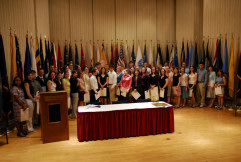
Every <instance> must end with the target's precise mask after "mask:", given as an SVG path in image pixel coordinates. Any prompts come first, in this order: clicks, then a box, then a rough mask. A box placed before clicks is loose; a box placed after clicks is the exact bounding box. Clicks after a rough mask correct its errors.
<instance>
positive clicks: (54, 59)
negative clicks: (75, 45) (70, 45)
mask: <svg viewBox="0 0 241 162" xmlns="http://www.w3.org/2000/svg"><path fill="white" fill-rule="evenodd" d="M51 53H52V59H53V65H54V67H56V66H57V60H56V59H57V58H56V51H55V45H54V43H51Z"/></svg>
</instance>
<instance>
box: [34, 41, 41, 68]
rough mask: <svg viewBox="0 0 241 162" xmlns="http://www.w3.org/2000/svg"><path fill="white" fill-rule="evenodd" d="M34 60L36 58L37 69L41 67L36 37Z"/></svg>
mask: <svg viewBox="0 0 241 162" xmlns="http://www.w3.org/2000/svg"><path fill="white" fill-rule="evenodd" d="M35 60H36V66H37V69H38V70H39V69H40V68H41V58H40V51H39V46H38V38H37V39H36V53H35Z"/></svg>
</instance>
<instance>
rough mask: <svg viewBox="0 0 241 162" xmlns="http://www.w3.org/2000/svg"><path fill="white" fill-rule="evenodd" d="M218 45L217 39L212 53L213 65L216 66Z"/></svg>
mask: <svg viewBox="0 0 241 162" xmlns="http://www.w3.org/2000/svg"><path fill="white" fill-rule="evenodd" d="M218 45H219V40H218V39H217V42H216V50H215V54H214V58H213V67H215V66H216V62H217V53H218Z"/></svg>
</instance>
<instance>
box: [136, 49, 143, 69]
mask: <svg viewBox="0 0 241 162" xmlns="http://www.w3.org/2000/svg"><path fill="white" fill-rule="evenodd" d="M136 66H137V67H139V68H141V67H142V66H143V59H142V54H141V47H140V45H139V46H138V48H137V56H136Z"/></svg>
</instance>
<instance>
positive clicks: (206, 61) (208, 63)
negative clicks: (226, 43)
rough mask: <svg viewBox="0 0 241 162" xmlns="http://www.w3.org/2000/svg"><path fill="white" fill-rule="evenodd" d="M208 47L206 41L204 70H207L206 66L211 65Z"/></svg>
mask: <svg viewBox="0 0 241 162" xmlns="http://www.w3.org/2000/svg"><path fill="white" fill-rule="evenodd" d="M208 46H209V41H208V43H207V49H206V57H205V68H206V69H207V67H208V66H210V65H211V63H210V56H209V49H208Z"/></svg>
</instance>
